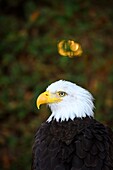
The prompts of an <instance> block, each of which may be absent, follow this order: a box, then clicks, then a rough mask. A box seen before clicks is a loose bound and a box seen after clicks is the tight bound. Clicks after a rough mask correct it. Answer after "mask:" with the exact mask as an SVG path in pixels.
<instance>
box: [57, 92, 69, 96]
mask: <svg viewBox="0 0 113 170" xmlns="http://www.w3.org/2000/svg"><path fill="white" fill-rule="evenodd" d="M58 95H59V96H60V97H64V96H66V95H67V93H66V92H64V91H59V92H58Z"/></svg>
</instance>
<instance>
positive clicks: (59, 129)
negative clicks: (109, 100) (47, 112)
mask: <svg viewBox="0 0 113 170" xmlns="http://www.w3.org/2000/svg"><path fill="white" fill-rule="evenodd" d="M41 104H47V105H48V106H49V107H50V109H51V112H52V113H51V116H50V117H49V118H48V119H47V121H46V122H45V123H42V125H41V127H40V128H39V129H38V131H37V133H36V136H35V141H34V145H33V158H32V170H113V132H112V130H111V129H110V128H108V127H107V126H104V125H103V124H102V123H99V122H98V121H96V120H95V119H94V116H93V115H94V113H93V109H94V104H93V97H92V95H91V94H90V92H88V91H87V90H85V89H84V88H82V87H80V86H78V85H76V84H74V83H72V82H69V81H64V80H59V81H56V82H54V83H52V84H51V85H50V86H48V88H47V89H46V91H45V92H44V93H42V94H40V95H39V97H38V98H37V107H38V108H39V107H40V105H41Z"/></svg>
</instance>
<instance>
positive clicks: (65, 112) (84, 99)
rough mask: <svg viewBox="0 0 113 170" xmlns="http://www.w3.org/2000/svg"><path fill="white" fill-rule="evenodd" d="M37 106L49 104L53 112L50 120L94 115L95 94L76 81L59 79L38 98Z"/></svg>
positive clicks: (65, 119)
mask: <svg viewBox="0 0 113 170" xmlns="http://www.w3.org/2000/svg"><path fill="white" fill-rule="evenodd" d="M36 103H37V107H38V108H39V107H40V105H41V104H47V105H48V106H49V107H50V109H51V111H52V114H51V116H50V117H49V118H48V120H47V121H48V122H50V121H51V120H52V119H55V120H56V121H68V120H69V119H71V120H73V119H75V118H83V117H86V116H90V117H92V116H93V109H94V104H93V96H92V95H91V93H90V92H88V91H87V90H86V89H84V88H82V87H80V86H78V85H76V84H75V83H72V82H69V81H65V80H59V81H56V82H54V83H52V84H51V85H49V86H48V87H47V89H46V91H45V92H43V93H42V94H40V95H39V97H38V98H37V101H36Z"/></svg>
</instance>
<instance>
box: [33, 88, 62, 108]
mask: <svg viewBox="0 0 113 170" xmlns="http://www.w3.org/2000/svg"><path fill="white" fill-rule="evenodd" d="M61 100H62V99H61V98H59V97H58V96H57V94H51V93H50V92H49V91H45V92H43V93H41V94H40V95H39V97H38V98H37V100H36V105H37V107H38V109H39V107H40V105H41V104H49V103H55V102H60V101H61Z"/></svg>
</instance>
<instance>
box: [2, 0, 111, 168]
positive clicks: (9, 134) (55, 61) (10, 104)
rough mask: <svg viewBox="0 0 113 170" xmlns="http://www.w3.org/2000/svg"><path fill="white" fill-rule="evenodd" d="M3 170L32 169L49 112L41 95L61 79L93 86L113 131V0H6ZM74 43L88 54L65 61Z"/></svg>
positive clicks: (100, 114)
mask: <svg viewBox="0 0 113 170" xmlns="http://www.w3.org/2000/svg"><path fill="white" fill-rule="evenodd" d="M0 39H1V43H0V170H15V169H16V170H20V169H24V170H28V169H30V166H31V150H32V143H33V138H34V134H35V132H36V129H37V128H38V127H39V125H40V124H41V122H42V121H44V120H46V118H47V117H48V115H49V111H48V110H47V108H46V107H44V106H43V107H42V108H41V110H39V111H38V110H37V108H36V106H35V101H36V98H37V96H38V94H39V93H40V92H42V91H43V90H45V88H46V87H47V86H48V85H49V84H50V83H51V82H54V81H56V80H58V79H67V80H70V81H73V82H76V83H77V84H79V85H81V86H83V87H85V88H87V89H88V90H89V91H91V92H92V94H93V95H94V97H95V99H96V100H95V105H96V110H95V116H96V119H98V120H99V121H101V122H102V123H105V124H107V125H109V126H110V127H113V114H112V110H113V50H112V49H113V1H112V0H110V1H105V0H100V1H94V0H92V1H89V0H86V1H82V0H76V1H74V0H71V1H70V0H63V1H60V0H57V1H49V0H43V1H36V0H26V1H22V0H14V1H10V0H1V1H0ZM62 39H73V40H75V41H76V42H79V43H80V44H81V46H82V48H83V55H82V56H81V57H75V58H73V59H70V58H67V57H61V56H60V55H59V54H58V51H57V43H58V42H59V41H60V40H62Z"/></svg>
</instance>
